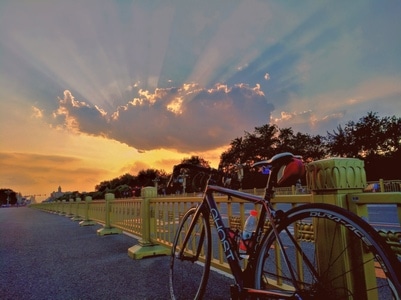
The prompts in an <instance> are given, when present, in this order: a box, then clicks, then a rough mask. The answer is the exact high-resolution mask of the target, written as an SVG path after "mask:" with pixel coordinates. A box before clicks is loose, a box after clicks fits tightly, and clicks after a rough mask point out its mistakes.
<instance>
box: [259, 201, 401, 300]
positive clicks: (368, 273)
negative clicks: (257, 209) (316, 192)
mask: <svg viewBox="0 0 401 300" xmlns="http://www.w3.org/2000/svg"><path fill="white" fill-rule="evenodd" d="M276 227H277V232H278V236H279V238H278V237H277V236H276V235H275V233H274V231H273V230H271V229H270V230H269V231H268V232H267V233H266V237H265V240H264V243H263V244H262V247H261V249H260V253H259V256H258V261H257V264H256V269H255V272H256V273H255V278H256V280H255V288H257V289H264V290H275V291H278V292H280V293H281V292H282V291H287V294H288V295H291V294H292V295H293V297H294V298H296V297H295V295H297V296H299V297H300V298H301V299H325V300H329V299H336V300H337V299H358V300H359V299H380V300H382V299H401V282H400V280H401V279H400V277H401V276H400V273H399V270H401V263H400V261H399V259H398V258H397V257H396V255H395V254H394V252H392V251H391V249H390V247H389V246H388V245H387V244H386V243H385V241H384V239H383V238H382V237H381V236H380V235H379V234H378V233H377V232H376V231H375V230H374V229H373V228H372V227H371V226H370V225H369V224H367V223H366V222H365V221H364V220H362V219H361V218H359V217H358V216H356V215H355V214H353V213H350V212H349V211H347V210H344V209H342V208H339V207H335V206H332V205H327V204H307V205H302V206H299V207H296V208H294V209H291V210H289V211H288V212H286V213H285V214H284V216H283V218H281V219H280V221H279V223H278V225H276ZM279 241H280V243H281V246H282V247H281V246H280V245H279V244H280V243H279ZM285 256H287V259H286V258H285Z"/></svg>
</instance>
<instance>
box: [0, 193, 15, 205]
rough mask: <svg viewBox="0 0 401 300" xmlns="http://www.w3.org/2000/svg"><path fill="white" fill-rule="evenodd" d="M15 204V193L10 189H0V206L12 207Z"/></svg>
mask: <svg viewBox="0 0 401 300" xmlns="http://www.w3.org/2000/svg"><path fill="white" fill-rule="evenodd" d="M16 203H17V193H16V192H14V191H13V190H12V189H0V204H1V205H5V204H10V205H14V204H16Z"/></svg>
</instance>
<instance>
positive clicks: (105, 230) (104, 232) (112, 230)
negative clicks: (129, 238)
mask: <svg viewBox="0 0 401 300" xmlns="http://www.w3.org/2000/svg"><path fill="white" fill-rule="evenodd" d="M104 199H105V200H106V208H105V222H106V223H105V224H104V227H103V228H101V229H98V230H97V234H98V235H109V234H120V233H122V230H121V229H119V228H116V227H111V214H110V213H111V203H112V202H113V201H114V194H111V193H107V194H106V195H104Z"/></svg>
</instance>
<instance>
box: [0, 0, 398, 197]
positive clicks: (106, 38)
mask: <svg viewBox="0 0 401 300" xmlns="http://www.w3.org/2000/svg"><path fill="white" fill-rule="evenodd" d="M181 2H185V5H182V3H181ZM181 2H180V1H158V2H156V3H155V2H154V1H118V0H85V1H61V0H54V1H14V0H2V1H0V188H10V189H13V190H14V191H16V192H20V193H22V194H23V195H46V196H40V197H37V200H38V201H40V200H43V199H44V198H45V197H48V196H49V194H50V193H51V192H53V191H56V190H57V188H58V187H59V186H61V187H62V190H63V191H75V190H78V191H81V192H83V191H93V190H94V187H95V185H97V184H98V183H100V182H101V181H104V180H111V179H113V178H116V177H118V176H121V175H123V174H125V173H127V172H128V173H131V174H133V175H136V174H137V173H138V171H140V170H142V169H147V168H153V169H164V170H165V171H166V172H169V171H170V170H171V168H172V166H173V165H174V164H177V163H179V162H180V161H181V160H182V159H184V158H188V157H190V156H191V155H198V156H200V157H202V158H204V159H205V160H207V161H209V162H210V163H211V165H212V166H213V167H217V165H218V162H219V157H220V155H221V153H222V152H223V151H225V150H227V149H228V145H229V143H230V142H231V141H232V140H234V139H235V138H237V137H242V136H243V135H244V132H245V131H246V132H253V130H254V128H255V127H257V126H262V125H265V124H268V123H269V122H270V123H274V124H277V125H278V126H279V127H280V128H288V127H291V128H293V130H294V132H302V133H308V134H311V135H316V134H320V135H326V133H327V131H330V132H332V131H333V130H335V129H336V128H337V126H338V125H340V124H342V125H344V124H345V123H347V122H349V121H357V120H358V119H359V118H361V117H363V116H365V115H366V114H367V113H368V112H370V111H372V112H377V113H378V115H379V116H380V117H384V116H394V115H395V116H397V117H399V116H401V104H400V103H401V102H400V99H401V60H400V54H401V43H400V32H399V30H400V28H401V18H400V17H399V12H400V11H401V1H370V2H365V1H349V2H348V3H347V7H346V9H344V5H343V4H342V3H340V2H338V1H330V2H327V1H315V0H306V1H301V2H298V1H290V2H288V1H259V0H246V1H231V0H221V1H212V0H205V1H181Z"/></svg>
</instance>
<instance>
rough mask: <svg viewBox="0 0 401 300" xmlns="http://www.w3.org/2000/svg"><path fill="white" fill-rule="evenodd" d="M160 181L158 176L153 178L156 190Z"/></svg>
mask: <svg viewBox="0 0 401 300" xmlns="http://www.w3.org/2000/svg"><path fill="white" fill-rule="evenodd" d="M159 181H160V179H159V177H156V178H155V179H153V180H152V182H153V184H154V185H155V188H156V191H157V188H158V184H159Z"/></svg>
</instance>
